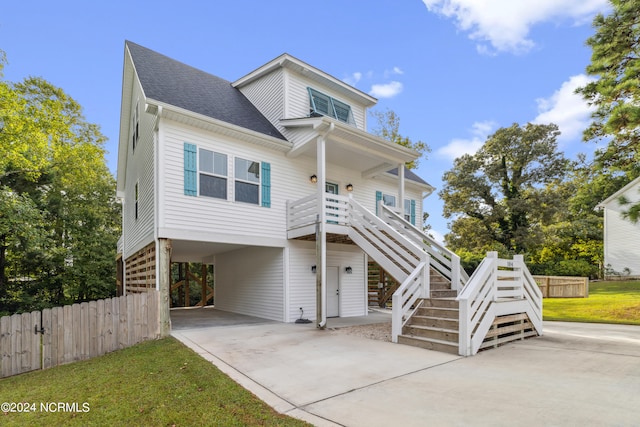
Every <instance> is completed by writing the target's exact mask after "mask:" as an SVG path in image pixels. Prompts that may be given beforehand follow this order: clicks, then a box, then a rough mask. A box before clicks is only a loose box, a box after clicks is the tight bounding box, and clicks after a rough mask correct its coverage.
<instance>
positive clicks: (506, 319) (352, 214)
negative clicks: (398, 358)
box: [288, 194, 542, 356]
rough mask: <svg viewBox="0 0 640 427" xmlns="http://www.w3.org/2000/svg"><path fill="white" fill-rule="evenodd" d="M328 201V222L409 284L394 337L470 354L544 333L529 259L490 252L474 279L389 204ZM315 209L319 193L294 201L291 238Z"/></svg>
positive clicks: (400, 295)
mask: <svg viewBox="0 0 640 427" xmlns="http://www.w3.org/2000/svg"><path fill="white" fill-rule="evenodd" d="M327 202H328V203H327V204H328V206H329V205H330V206H329V208H330V209H331V210H330V211H328V212H327V217H328V218H329V217H330V218H331V221H330V222H329V221H328V224H327V227H328V228H329V227H333V229H334V230H335V232H337V233H341V234H346V235H348V237H349V239H350V240H351V241H353V242H354V243H355V244H357V245H358V246H360V248H362V249H363V250H364V251H365V252H366V253H367V255H368V256H369V257H370V258H371V259H373V260H375V261H376V262H377V263H378V264H379V265H380V266H381V267H382V268H383V269H384V270H385V271H386V272H388V273H389V274H390V275H391V276H393V278H394V279H396V280H397V281H398V282H399V283H401V285H400V286H399V287H398V289H397V290H396V291H395V293H394V294H393V298H392V301H393V302H392V305H393V319H392V340H393V341H394V342H398V343H403V344H410V345H415V346H418V347H423V348H428V349H432V350H438V351H445V352H449V353H454V354H460V355H464V356H469V355H473V354H476V353H477V352H478V351H479V350H480V349H482V348H486V347H488V346H496V345H499V344H503V343H505V342H508V341H512V340H515V339H522V338H525V337H527V336H532V335H541V334H542V294H541V293H540V290H539V288H538V286H537V284H536V282H535V281H534V280H533V277H531V274H530V273H529V271H528V269H527V267H526V265H525V264H524V261H523V258H522V256H516V257H514V259H513V260H501V259H498V257H497V253H495V252H490V253H488V254H487V258H485V259H484V260H483V261H482V263H481V264H480V266H478V268H477V269H476V271H475V272H474V273H473V275H472V276H471V277H469V276H468V275H467V274H466V273H465V271H464V269H462V267H461V265H460V258H459V257H458V256H457V255H456V254H454V253H453V252H451V251H450V250H448V249H447V248H445V247H444V246H442V245H440V244H439V243H437V242H435V241H434V240H433V239H432V238H431V237H429V236H428V235H427V234H425V233H424V232H423V231H422V230H420V229H418V228H417V227H415V226H414V225H412V224H411V223H409V222H408V221H406V220H405V219H404V218H403V217H402V216H401V215H399V214H398V213H396V212H394V211H393V210H391V209H390V208H388V207H387V206H384V205H383V204H382V202H380V203H379V204H378V207H377V215H376V214H374V213H372V212H371V211H369V210H368V209H366V208H365V207H364V206H362V205H361V204H360V203H358V202H357V201H356V200H355V199H353V198H352V197H348V198H346V197H342V196H336V195H330V194H327ZM329 202H330V203H329ZM314 206H315V201H314V199H313V198H311V197H307V198H305V199H301V200H300V201H297V202H294V203H292V204H290V205H289V208H288V215H289V219H288V221H289V224H290V227H289V230H290V235H289V236H290V238H292V237H295V236H297V235H304V234H305V233H306V231H305V230H304V227H308V226H309V225H310V224H311V223H312V222H310V221H311V219H312V217H313V215H315V214H314V212H315V208H314Z"/></svg>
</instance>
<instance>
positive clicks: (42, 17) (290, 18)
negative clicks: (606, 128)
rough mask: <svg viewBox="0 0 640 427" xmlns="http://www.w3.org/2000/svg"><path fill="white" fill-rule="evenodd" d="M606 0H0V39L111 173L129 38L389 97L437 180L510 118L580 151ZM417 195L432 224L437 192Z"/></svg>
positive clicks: (233, 66)
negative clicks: (94, 133) (308, 69)
mask: <svg viewBox="0 0 640 427" xmlns="http://www.w3.org/2000/svg"><path fill="white" fill-rule="evenodd" d="M606 10H607V3H606V0H537V1H535V2H532V1H529V0H424V1H421V0H402V1H398V0H395V1H391V0H369V1H364V0H350V1H345V0H323V1H317V2H301V1H297V0H282V1H270V2H266V1H250V0H216V1H210V2H204V1H189V0H184V1H181V2H167V1H164V0H158V1H153V2H136V1H127V2H125V1H120V0H111V1H108V2H86V1H83V2H80V1H65V0H58V1H55V2H51V1H30V0H23V1H21V2H17V1H11V2H5V4H4V5H3V8H2V13H1V14H0V49H2V50H4V51H5V52H6V54H7V58H8V61H9V64H8V65H7V66H6V68H5V70H4V71H5V76H4V78H5V79H6V80H9V81H20V80H22V79H23V78H24V77H26V76H28V75H33V76H40V77H43V78H45V79H47V80H48V81H50V82H52V83H53V84H55V85H57V86H60V87H62V88H63V89H64V90H65V91H66V92H67V93H68V94H70V95H71V96H72V97H74V98H75V99H76V100H77V101H78V102H79V103H80V104H81V105H82V106H83V108H84V113H85V116H86V118H87V120H88V121H90V122H92V123H96V124H98V125H100V126H101V129H102V132H103V133H104V134H105V135H106V136H107V137H108V138H109V141H108V143H107V145H106V148H107V150H108V151H109V154H108V156H107V161H108V164H109V168H110V169H111V171H112V172H113V173H114V174H115V173H116V155H117V142H118V141H117V138H118V127H119V113H120V94H121V92H120V91H121V83H122V63H123V52H124V40H131V41H133V42H136V43H138V44H141V45H143V46H146V47H148V48H151V49H153V50H156V51H158V52H160V53H162V54H165V55H167V56H170V57H172V58H174V59H177V60H180V61H182V62H185V63H187V64H189V65H192V66H194V67H197V68H200V69H202V70H204V71H207V72H210V73H212V74H215V75H218V76H220V77H222V78H225V79H227V80H231V81H233V80H236V79H237V78H239V77H242V76H244V75H245V74H247V73H248V72H250V71H252V70H254V69H255V68H257V67H259V66H260V65H262V64H264V63H266V62H268V61H269V60H271V59H273V58H275V57H276V56H278V55H280V54H281V53H283V52H287V53H289V54H292V55H294V56H296V57H298V58H299V59H301V60H303V61H305V62H308V63H310V64H312V65H314V66H316V67H318V68H320V69H321V70H323V71H325V72H328V73H330V74H332V75H333V76H335V77H337V78H340V79H343V80H345V81H347V82H349V83H351V84H353V85H355V86H356V87H357V88H359V89H360V90H363V91H365V92H367V93H370V94H372V95H373V96H375V97H377V98H378V99H379V102H378V106H377V107H376V108H378V109H382V110H384V109H387V108H389V109H392V110H394V111H395V112H396V113H397V114H398V115H399V117H400V120H401V121H400V132H401V133H402V134H403V135H405V136H409V137H410V138H411V139H413V140H422V141H424V142H426V143H428V144H429V145H430V146H431V148H432V152H431V153H430V154H429V155H428V159H426V160H422V161H421V163H420V167H419V169H418V171H417V173H418V174H419V175H421V176H422V177H423V178H425V179H426V180H427V181H428V182H429V183H430V184H432V185H434V186H435V187H436V188H437V189H440V188H442V181H441V178H442V175H443V173H444V172H445V171H447V170H449V169H451V167H452V165H453V159H454V158H455V157H457V156H459V155H461V154H463V153H467V152H469V153H470V152H473V151H474V150H475V149H477V148H478V147H479V146H480V145H481V144H482V142H484V141H485V140H486V137H487V136H488V135H490V134H491V133H493V132H494V131H495V130H497V129H498V128H500V127H505V126H510V125H511V124H512V123H520V124H524V123H527V122H536V123H549V122H554V123H556V124H558V125H559V126H560V129H561V131H562V132H563V135H562V136H561V138H560V140H559V142H560V149H561V150H563V151H564V152H565V154H566V155H567V156H568V157H572V158H573V157H575V155H576V154H577V153H578V152H584V153H591V152H593V150H594V148H595V145H594V144H585V143H583V142H581V131H582V129H584V127H585V126H586V124H587V123H588V121H589V110H588V108H587V106H586V105H585V103H584V102H583V101H582V100H581V99H580V98H579V97H577V96H575V95H574V94H573V91H574V89H575V88H576V87H577V86H580V85H583V84H585V83H586V82H587V77H586V76H585V74H584V70H585V67H586V66H587V65H588V64H589V58H590V54H591V52H590V50H589V49H588V47H587V46H586V45H585V40H586V39H587V37H589V36H590V35H591V34H592V33H593V29H592V28H591V21H592V19H593V16H594V15H595V14H596V13H597V12H600V11H603V12H606ZM369 123H370V125H371V124H373V123H374V121H373V120H370V121H369ZM424 207H425V209H426V210H427V211H428V212H429V213H430V219H429V223H430V224H431V225H432V226H433V228H434V230H435V231H436V232H437V233H439V234H444V233H446V232H447V220H445V219H444V218H442V202H441V201H440V199H439V197H438V196H437V194H433V195H431V196H430V197H428V198H427V199H425V202H424Z"/></svg>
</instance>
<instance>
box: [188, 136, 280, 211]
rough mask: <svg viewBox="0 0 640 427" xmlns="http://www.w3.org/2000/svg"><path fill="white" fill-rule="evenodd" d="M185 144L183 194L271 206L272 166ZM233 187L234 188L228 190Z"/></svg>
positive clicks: (267, 163)
mask: <svg viewBox="0 0 640 427" xmlns="http://www.w3.org/2000/svg"><path fill="white" fill-rule="evenodd" d="M231 159H232V161H230V160H229V156H228V155H227V154H222V153H218V152H215V151H211V150H206V149H204V148H198V147H197V146H196V145H195V144H191V143H188V142H185V143H184V194H185V196H193V197H197V196H205V197H213V198H216V199H222V200H230V197H229V194H228V193H229V190H231V193H232V194H233V197H232V198H233V200H234V201H236V202H243V203H251V204H254V205H259V206H262V207H265V208H270V207H271V164H270V163H269V162H256V161H253V160H247V159H243V158H241V157H233V156H231ZM231 184H233V187H231Z"/></svg>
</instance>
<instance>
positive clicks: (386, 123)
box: [371, 109, 431, 169]
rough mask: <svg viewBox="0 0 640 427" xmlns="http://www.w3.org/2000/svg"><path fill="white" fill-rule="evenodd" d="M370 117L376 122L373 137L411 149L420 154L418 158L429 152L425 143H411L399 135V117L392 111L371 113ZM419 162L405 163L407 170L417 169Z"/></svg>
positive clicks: (407, 138)
mask: <svg viewBox="0 0 640 427" xmlns="http://www.w3.org/2000/svg"><path fill="white" fill-rule="evenodd" d="M371 116H373V117H374V118H375V119H376V121H377V127H375V128H374V129H373V130H372V133H373V134H374V135H377V136H379V137H382V138H384V139H386V140H388V141H391V142H395V143H396V144H399V145H402V146H403V147H407V148H411V149H412V150H415V151H417V152H418V153H420V157H423V156H424V155H426V154H427V153H429V152H431V149H430V148H429V146H428V145H427V144H426V143H425V142H422V141H412V140H411V139H410V138H409V137H406V136H402V135H400V117H398V115H397V114H396V113H395V112H394V111H393V110H389V109H387V110H385V111H372V112H371ZM419 160H420V159H418V160H414V161H412V162H409V163H407V165H406V166H407V168H409V169H415V168H417V167H418V164H419Z"/></svg>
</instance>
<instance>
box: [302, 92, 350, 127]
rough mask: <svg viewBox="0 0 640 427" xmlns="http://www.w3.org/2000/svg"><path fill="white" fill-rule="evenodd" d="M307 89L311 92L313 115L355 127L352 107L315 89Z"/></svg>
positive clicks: (310, 101)
mask: <svg viewBox="0 0 640 427" xmlns="http://www.w3.org/2000/svg"><path fill="white" fill-rule="evenodd" d="M307 89H308V90H309V103H310V106H311V114H312V115H313V114H321V115H323V116H329V117H333V118H334V119H337V120H340V121H341V122H344V123H348V124H350V125H354V126H355V124H356V122H355V120H354V119H353V114H352V113H351V106H350V105H348V104H345V103H344V102H341V101H338V100H337V99H334V98H332V97H330V96H328V95H325V94H324V93H321V92H318V91H317V90H315V89H311V88H310V87H309V88H307Z"/></svg>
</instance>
